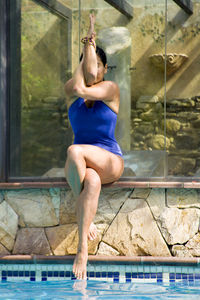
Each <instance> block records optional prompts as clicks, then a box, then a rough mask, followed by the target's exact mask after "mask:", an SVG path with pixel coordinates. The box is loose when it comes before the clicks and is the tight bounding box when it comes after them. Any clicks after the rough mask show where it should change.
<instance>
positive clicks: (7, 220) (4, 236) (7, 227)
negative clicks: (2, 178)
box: [0, 201, 18, 250]
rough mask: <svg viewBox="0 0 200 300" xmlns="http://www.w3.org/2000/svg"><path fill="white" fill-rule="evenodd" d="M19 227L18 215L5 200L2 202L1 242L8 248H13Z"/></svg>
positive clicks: (0, 215)
mask: <svg viewBox="0 0 200 300" xmlns="http://www.w3.org/2000/svg"><path fill="white" fill-rule="evenodd" d="M17 229H18V216H17V214H16V213H15V211H14V210H13V209H12V208H11V207H10V205H9V204H8V203H7V202H6V201H3V202H2V203H1V204H0V242H1V244H2V245H3V246H5V247H6V248H7V249H8V250H12V249H13V245H14V241H15V236H16V233H17Z"/></svg>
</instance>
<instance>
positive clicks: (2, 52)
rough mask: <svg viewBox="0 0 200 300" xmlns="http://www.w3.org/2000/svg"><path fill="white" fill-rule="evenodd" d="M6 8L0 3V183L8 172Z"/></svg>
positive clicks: (3, 2)
mask: <svg viewBox="0 0 200 300" xmlns="http://www.w3.org/2000/svg"><path fill="white" fill-rule="evenodd" d="M8 6H9V3H8V1H6V0H2V1H1V6H0V37H1V40H0V66H1V67H0V82H1V90H0V181H6V180H7V171H8V152H9V151H8V144H9V143H8V140H9V139H8V127H9V121H8V115H9V114H8V99H9V97H8V96H9V95H8V94H9V88H8V85H9V80H8V76H9V72H8V65H9V61H8V60H9V55H8V49H9V40H8V35H7V32H8V30H9V22H8Z"/></svg>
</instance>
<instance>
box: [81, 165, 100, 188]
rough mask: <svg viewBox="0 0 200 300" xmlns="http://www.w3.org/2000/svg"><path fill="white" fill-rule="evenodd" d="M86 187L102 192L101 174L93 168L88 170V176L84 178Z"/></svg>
mask: <svg viewBox="0 0 200 300" xmlns="http://www.w3.org/2000/svg"><path fill="white" fill-rule="evenodd" d="M84 187H88V188H92V189H96V190H100V189H101V179H100V176H99V174H98V173H97V172H96V171H95V170H94V169H92V168H87V169H86V174H85V178H84Z"/></svg>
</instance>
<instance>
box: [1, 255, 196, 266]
mask: <svg viewBox="0 0 200 300" xmlns="http://www.w3.org/2000/svg"><path fill="white" fill-rule="evenodd" d="M74 258H75V255H63V256H57V255H51V256H45V255H6V256H0V263H4V264H9V263H15V262H16V263H33V264H35V263H50V262H51V263H52V262H53V263H57V264H61V263H66V261H70V262H73V260H74ZM88 262H89V263H90V262H94V263H95V262H115V263H137V264H141V265H143V264H155V265H158V264H159V265H163V264H167V265H169V264H170V265H178V264H181V265H199V264H200V258H198V257H161V256H105V255H89V256H88Z"/></svg>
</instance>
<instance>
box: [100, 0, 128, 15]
mask: <svg viewBox="0 0 200 300" xmlns="http://www.w3.org/2000/svg"><path fill="white" fill-rule="evenodd" d="M104 1H106V2H107V3H108V4H110V5H112V6H113V7H115V8H116V9H117V10H119V11H120V12H121V13H122V14H124V15H125V16H127V17H128V18H133V7H132V6H131V5H130V4H129V3H128V2H127V1H126V0H104Z"/></svg>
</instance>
